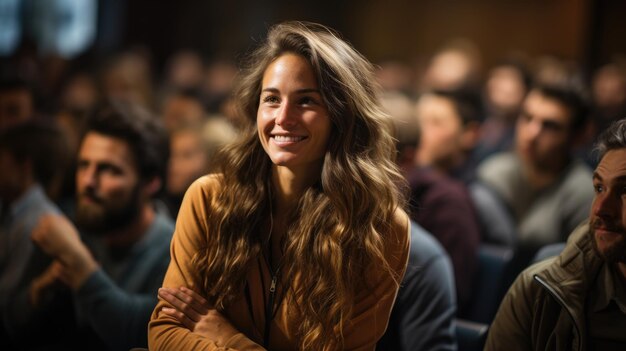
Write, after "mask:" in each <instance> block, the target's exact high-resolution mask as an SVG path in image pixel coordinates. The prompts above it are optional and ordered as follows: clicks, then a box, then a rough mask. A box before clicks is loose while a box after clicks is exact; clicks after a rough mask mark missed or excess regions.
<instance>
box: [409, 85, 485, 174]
mask: <svg viewBox="0 0 626 351" xmlns="http://www.w3.org/2000/svg"><path fill="white" fill-rule="evenodd" d="M483 113H484V112H483V108H482V102H481V100H480V96H479V95H478V94H477V93H473V92H472V91H470V90H454V91H433V92H430V93H426V94H423V95H422V96H421V97H420V98H419V99H418V101H417V104H416V115H417V120H418V121H419V126H420V132H421V134H420V143H419V147H418V149H417V153H416V161H417V163H418V164H419V165H421V166H429V167H433V168H434V169H436V170H437V171H439V172H441V173H444V174H448V175H450V176H452V177H453V178H456V179H458V180H460V181H462V182H464V183H469V182H471V181H472V180H473V178H474V170H475V168H476V165H475V164H474V160H473V157H472V154H473V151H474V147H475V146H476V143H477V142H478V135H479V130H480V125H481V122H482V119H483V118H484V115H483Z"/></svg>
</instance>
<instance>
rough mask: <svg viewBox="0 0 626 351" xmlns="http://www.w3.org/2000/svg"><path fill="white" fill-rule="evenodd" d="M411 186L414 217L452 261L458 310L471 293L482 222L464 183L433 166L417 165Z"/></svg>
mask: <svg viewBox="0 0 626 351" xmlns="http://www.w3.org/2000/svg"><path fill="white" fill-rule="evenodd" d="M406 177H407V181H408V183H409V186H410V187H411V197H410V199H409V204H410V206H411V218H412V219H413V220H414V221H416V222H417V223H418V224H420V225H421V226H422V227H424V229H426V230H427V231H428V232H430V233H432V234H433V236H434V237H435V238H436V239H437V240H438V241H439V242H440V243H441V245H442V246H443V247H444V248H445V250H446V252H447V253H448V255H449V256H450V259H451V260H452V266H453V268H454V280H455V283H456V284H455V285H456V295H457V302H458V310H459V312H460V313H463V312H464V310H465V308H466V307H467V304H468V302H469V299H470V297H471V295H472V280H473V274H474V271H475V268H476V260H477V257H478V256H477V250H478V244H479V243H480V224H479V221H478V219H477V218H476V213H475V211H474V206H473V204H472V200H471V199H470V196H469V194H468V192H467V189H466V188H465V186H464V185H463V184H462V183H460V182H457V181H455V180H452V179H451V178H449V177H447V176H445V175H443V174H441V173H438V172H435V171H434V170H432V169H430V168H425V167H419V166H418V167H414V168H413V169H412V170H411V171H409V173H408V174H407V175H406Z"/></svg>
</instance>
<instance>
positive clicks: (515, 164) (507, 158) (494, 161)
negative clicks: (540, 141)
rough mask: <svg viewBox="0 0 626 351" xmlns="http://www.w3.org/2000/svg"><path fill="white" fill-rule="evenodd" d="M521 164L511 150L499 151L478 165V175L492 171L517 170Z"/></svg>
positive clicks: (484, 174) (481, 175)
mask: <svg viewBox="0 0 626 351" xmlns="http://www.w3.org/2000/svg"><path fill="white" fill-rule="evenodd" d="M521 167H522V164H521V162H520V160H519V158H518V157H517V155H515V153H514V152H512V151H505V152H500V153H497V154H495V155H492V156H490V157H489V158H487V159H486V160H484V161H483V162H482V163H481V164H480V165H479V166H478V171H477V172H478V176H479V177H483V176H486V175H489V174H492V173H494V172H495V173H502V172H503V171H506V172H513V171H515V172H517V170H519V169H520V168H521Z"/></svg>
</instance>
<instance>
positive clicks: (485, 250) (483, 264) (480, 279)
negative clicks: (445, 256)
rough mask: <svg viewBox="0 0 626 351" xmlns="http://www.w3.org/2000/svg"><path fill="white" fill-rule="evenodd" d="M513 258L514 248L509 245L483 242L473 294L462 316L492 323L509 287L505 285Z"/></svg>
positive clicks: (479, 251)
mask: <svg viewBox="0 0 626 351" xmlns="http://www.w3.org/2000/svg"><path fill="white" fill-rule="evenodd" d="M512 258H513V249H511V248H509V247H507V246H500V245H493V244H481V245H480V247H479V250H478V267H477V272H476V273H475V280H474V289H473V296H472V299H471V301H470V304H469V306H468V309H467V310H466V311H465V313H462V315H461V317H462V318H464V319H467V320H470V321H473V322H479V323H485V324H490V323H491V321H492V320H493V317H494V316H495V314H496V311H497V310H498V306H500V301H501V300H502V297H503V296H504V293H505V292H506V289H508V286H505V285H506V284H505V282H506V279H505V274H506V272H507V266H508V265H509V263H510V262H511V259H512Z"/></svg>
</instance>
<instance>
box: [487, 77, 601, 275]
mask: <svg viewBox="0 0 626 351" xmlns="http://www.w3.org/2000/svg"><path fill="white" fill-rule="evenodd" d="M587 112H588V108H587V102H586V99H585V95H584V94H583V93H582V92H581V91H580V88H578V87H577V86H575V85H573V84H567V83H559V84H557V83H551V84H547V83H542V84H538V85H536V86H534V87H533V88H532V89H531V90H530V92H529V93H528V95H527V97H526V100H525V101H524V103H523V105H522V112H521V113H520V116H519V118H518V119H517V129H516V144H515V146H516V147H515V151H514V152H507V153H501V154H497V155H494V156H492V157H491V158H489V159H487V160H486V161H485V162H484V163H483V164H481V166H480V167H479V169H478V177H479V178H480V179H481V180H482V181H483V182H484V183H485V184H486V185H488V186H489V187H490V188H492V189H493V190H494V191H495V192H496V193H497V194H498V196H499V197H500V198H501V199H502V200H503V201H504V203H505V204H506V206H507V207H508V208H509V209H510V211H511V214H512V216H513V220H514V221H515V225H516V228H517V237H516V247H515V248H516V256H517V258H516V259H515V261H516V263H515V265H517V266H519V267H526V266H527V265H528V263H529V262H530V260H531V259H532V257H533V256H534V254H535V253H536V251H537V250H538V249H539V248H540V247H542V246H544V245H547V244H551V243H554V242H559V241H565V240H566V239H567V236H568V235H569V234H570V233H571V232H572V230H574V228H575V227H576V226H577V225H578V224H580V223H581V222H582V221H583V220H584V219H585V218H586V216H587V214H588V211H589V204H590V203H591V199H592V198H593V191H592V190H593V189H592V188H591V187H589V186H587V185H588V184H589V183H590V182H591V171H590V170H589V168H588V167H587V166H586V165H585V164H584V163H583V162H582V161H580V160H578V159H576V158H574V157H572V151H573V147H574V146H573V145H574V143H575V141H576V140H577V139H576V138H577V137H578V136H580V133H581V132H582V130H583V127H584V125H585V123H586V120H587Z"/></svg>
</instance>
